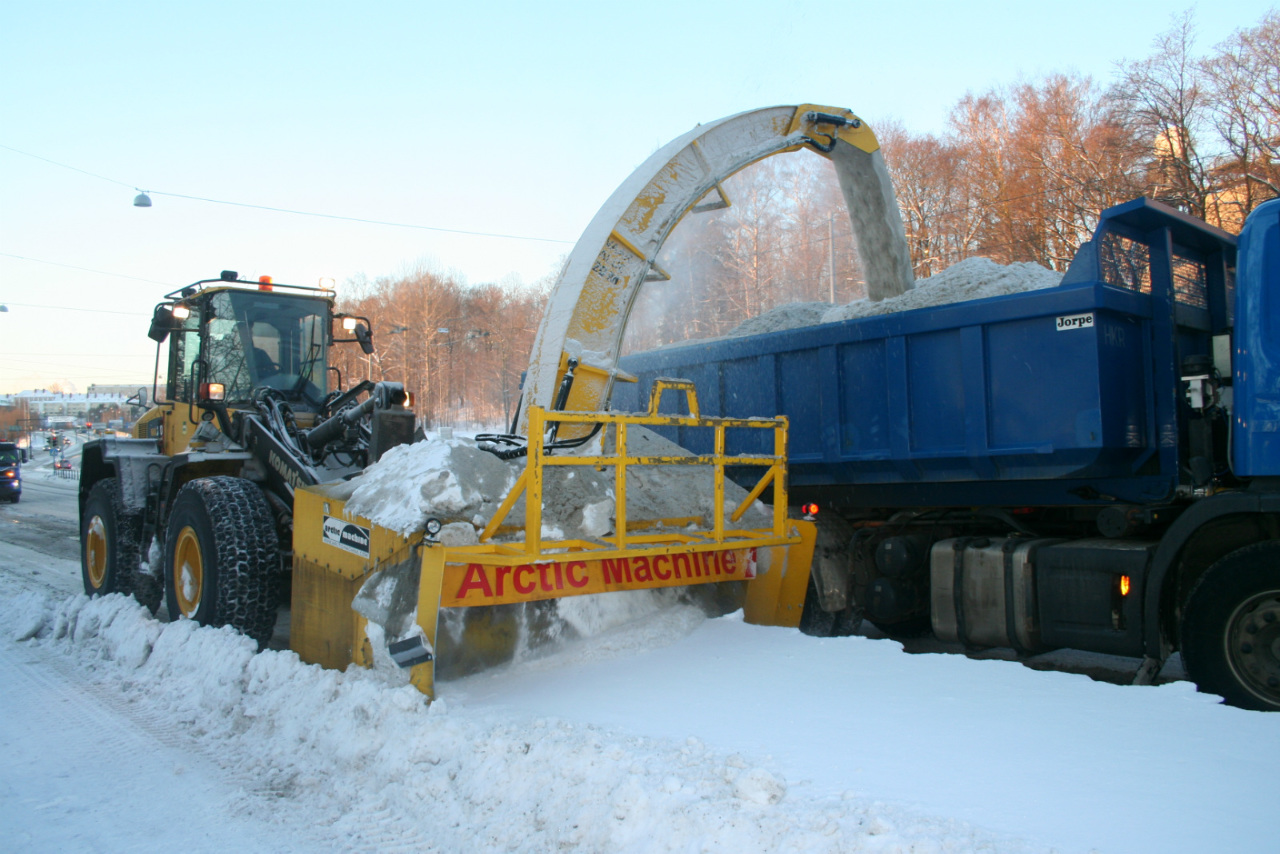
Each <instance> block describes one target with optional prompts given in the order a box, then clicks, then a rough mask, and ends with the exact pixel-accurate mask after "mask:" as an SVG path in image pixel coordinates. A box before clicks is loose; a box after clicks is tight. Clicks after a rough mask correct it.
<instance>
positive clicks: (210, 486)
mask: <svg viewBox="0 0 1280 854" xmlns="http://www.w3.org/2000/svg"><path fill="white" fill-rule="evenodd" d="M279 564H280V547H279V542H278V540H277V538H276V529H275V523H274V521H273V519H272V517H271V508H270V507H269V506H268V505H267V501H266V499H265V498H264V497H263V496H262V492H261V490H259V489H258V487H257V486H256V485H254V484H253V483H252V482H250V481H247V480H242V479H241V478H236V477H206V478H200V479H198V480H193V481H191V482H190V483H188V484H187V485H186V486H184V487H182V489H181V490H180V491H179V492H178V497H177V499H175V500H174V502H173V512H172V513H170V514H169V525H168V530H167V536H166V548H165V585H164V586H165V601H166V603H167V605H168V607H169V619H171V620H177V619H180V618H183V617H186V618H188V619H192V620H195V621H196V622H198V623H200V624H201V625H206V626H231V627H232V628H234V629H236V630H237V631H240V632H243V633H244V634H246V635H248V636H249V637H251V638H253V639H254V640H255V641H257V642H258V648H259V649H262V648H264V647H265V646H266V644H267V641H268V640H270V639H271V632H272V630H273V629H274V628H275V622H276V606H277V604H278V600H279V592H278V591H279V578H278V574H279V573H278V570H279Z"/></svg>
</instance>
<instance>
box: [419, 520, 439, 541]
mask: <svg viewBox="0 0 1280 854" xmlns="http://www.w3.org/2000/svg"><path fill="white" fill-rule="evenodd" d="M423 527H424V528H426V531H427V536H428V537H430V538H431V539H433V540H434V539H435V538H436V537H438V536H440V529H441V528H443V527H444V524H443V523H442V522H441V521H440V520H439V519H437V518H436V517H434V516H432V517H430V518H428V519H427V521H426V524H425V525H424V526H423Z"/></svg>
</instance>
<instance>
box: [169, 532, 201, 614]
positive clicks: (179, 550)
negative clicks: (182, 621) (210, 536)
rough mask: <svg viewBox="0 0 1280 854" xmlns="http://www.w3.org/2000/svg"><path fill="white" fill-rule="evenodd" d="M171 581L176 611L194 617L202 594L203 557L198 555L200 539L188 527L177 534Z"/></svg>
mask: <svg viewBox="0 0 1280 854" xmlns="http://www.w3.org/2000/svg"><path fill="white" fill-rule="evenodd" d="M171 580H172V582H173V591H174V594H175V596H176V598H177V600H178V610H179V611H181V612H182V616H184V617H194V616H195V614H196V610H197V609H198V608H199V607H200V597H201V596H202V595H203V593H204V557H203V556H202V555H201V554H200V538H199V537H197V536H196V532H195V529H193V528H192V527H191V526H190V525H188V526H187V527H185V528H183V529H182V530H181V531H179V532H178V542H177V543H176V544H175V545H174V547H173V578H172V579H171Z"/></svg>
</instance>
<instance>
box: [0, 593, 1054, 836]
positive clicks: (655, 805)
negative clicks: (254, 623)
mask: <svg viewBox="0 0 1280 854" xmlns="http://www.w3.org/2000/svg"><path fill="white" fill-rule="evenodd" d="M0 625H3V626H4V636H5V637H4V640H3V641H0V644H3V647H2V648H0V654H2V653H3V651H4V650H9V649H12V644H13V643H14V642H15V641H18V640H21V641H22V642H25V643H27V644H33V645H35V647H36V648H38V649H40V650H42V651H43V652H44V653H45V654H57V655H60V656H63V657H65V660H66V661H67V662H74V663H75V664H76V666H77V667H78V668H79V669H80V671H81V675H82V677H83V678H84V679H85V680H86V681H91V682H92V683H93V684H94V685H95V686H97V687H98V688H100V689H105V688H110V689H111V690H113V691H118V692H119V694H120V695H121V696H122V697H123V698H124V700H125V701H126V702H127V703H129V704H131V705H132V706H134V707H135V708H136V709H138V710H139V711H140V713H143V714H145V716H146V717H147V719H148V725H149V726H150V727H153V728H154V729H155V730H156V731H161V732H167V733H170V734H173V733H180V734H181V738H182V739H183V740H184V743H186V744H188V745H189V746H190V748H191V749H192V750H199V751H200V752H201V753H203V754H204V755H205V756H207V757H209V758H210V759H212V760H214V761H216V762H217V763H218V764H219V765H221V766H222V767H223V768H224V769H226V770H227V771H228V773H232V774H234V775H237V776H239V777H241V778H245V777H248V778H252V779H254V780H256V781H257V784H258V786H257V788H258V794H259V795H260V796H261V797H262V798H264V799H266V800H267V801H269V802H270V803H271V805H272V810H271V812H270V813H269V814H270V815H271V816H280V819H279V820H280V821H284V820H285V817H286V816H287V817H288V820H289V821H291V822H293V823H295V824H296V823H298V821H299V818H300V817H301V819H302V823H303V824H306V825H308V826H310V827H311V828H312V830H310V831H309V834H310V838H303V839H299V840H298V847H297V849H296V850H338V849H341V850H387V847H388V846H390V847H392V848H396V849H398V850H399V849H404V850H410V849H414V850H424V849H432V850H442V851H516V852H524V851H528V852H543V851H551V850H563V851H587V852H595V851H610V852H662V851H682V852H683V851H704V852H720V851H723V852H732V854H749V852H771V853H772V852H778V851H804V852H828V851H829V852H837V851H847V850H853V849H857V850H863V851H903V850H908V849H910V850H919V851H946V850H954V851H979V850H1001V851H1019V850H1032V849H1030V848H1028V847H1027V846H1025V845H1024V844H1022V843H1020V842H1017V841H1016V840H1011V839H1007V838H1004V837H1001V836H998V835H993V834H989V833H986V832H983V831H979V830H976V829H974V828H972V827H970V826H968V825H965V824H964V823H961V822H957V821H952V820H950V819H935V818H930V817H927V816H921V815H920V814H918V813H916V812H914V811H912V810H910V809H905V808H902V807H897V806H892V805H886V804H883V803H879V802H876V801H874V800H872V799H869V798H865V797H860V796H856V795H854V794H852V793H844V794H842V795H838V796H834V797H826V796H824V797H814V796H813V793H812V792H805V791H803V786H802V792H801V794H800V795H799V796H796V795H794V794H793V788H794V784H793V783H792V782H790V781H788V780H787V779H786V778H785V777H784V776H783V775H782V774H781V773H780V772H779V771H778V769H777V767H776V766H774V765H772V764H771V763H769V762H768V761H762V760H761V759H760V758H759V757H752V756H750V755H747V754H744V753H741V752H728V753H727V752H723V751H719V750H716V749H714V748H712V747H710V746H708V744H706V743H705V742H704V741H703V740H701V739H699V738H698V737H695V736H687V737H682V738H674V739H665V738H648V737H642V736H637V735H635V734H633V733H628V732H626V731H611V730H609V729H606V728H603V727H599V726H595V725H591V724H583V723H579V722H573V721H569V720H564V719H558V718H549V717H544V716H537V715H522V714H519V713H512V712H511V711H510V710H502V709H499V708H495V707H493V706H491V705H485V704H482V703H480V704H473V703H468V702H467V701H466V700H465V698H464V699H459V700H454V699H452V698H450V697H448V696H447V695H446V697H445V698H444V699H441V700H438V701H437V702H436V703H435V704H433V705H431V706H429V707H428V706H427V704H426V703H425V701H424V699H423V697H422V696H421V695H420V694H418V693H417V692H416V691H415V690H414V689H412V688H409V687H396V686H389V685H387V684H386V683H385V682H383V681H381V680H380V678H379V677H378V675H377V674H376V673H372V672H367V671H360V670H354V671H352V672H348V673H337V672H334V671H328V670H322V669H321V668H319V667H316V666H311V665H304V664H302V663H301V662H300V661H299V660H298V658H297V656H295V655H294V654H293V653H290V652H275V651H266V652H262V653H258V654H254V644H253V642H252V641H249V640H248V639H246V638H244V637H242V636H239V635H237V634H235V633H234V632H232V631H230V630H229V629H207V628H200V627H197V626H196V625H195V624H194V623H192V622H189V621H186V620H183V621H179V622H176V623H169V624H167V625H162V624H160V623H158V622H157V621H155V620H154V619H153V618H151V616H150V615H149V614H148V613H147V612H146V611H145V610H143V609H142V608H140V607H139V606H138V605H136V604H135V603H134V602H132V601H131V600H129V599H126V598H124V597H121V596H108V597H105V598H101V599H95V600H92V601H91V600H88V599H86V598H84V597H83V596H80V597H72V598H65V599H60V598H58V597H54V596H49V595H43V596H41V595H19V596H17V597H13V598H8V599H5V600H3V601H0ZM668 628H670V626H668ZM668 640H671V639H670V638H668ZM622 648H624V649H625V648H627V646H626V644H624V645H623V647H622ZM170 737H171V739H172V738H173V737H174V736H172V735H171V736H170ZM77 782H78V783H79V784H88V785H103V784H104V783H105V781H77ZM151 808H153V809H158V810H169V811H171V812H172V813H173V814H175V815H177V814H181V813H182V810H181V809H180V808H179V806H178V805H176V804H152V805H151ZM263 812H264V813H265V811H263ZM307 816H312V817H313V818H312V819H310V820H309V821H308V820H307V818H306V817H307ZM33 820H36V819H33ZM204 841H205V840H204V839H197V840H193V845H192V847H191V848H190V849H189V850H192V851H199V850H218V840H217V838H216V834H214V836H213V837H212V838H209V839H208V840H207V841H208V845H207V846H206V847H204V848H202V847H201V845H202V844H203V843H204Z"/></svg>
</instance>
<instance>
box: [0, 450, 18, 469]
mask: <svg viewBox="0 0 1280 854" xmlns="http://www.w3.org/2000/svg"><path fill="white" fill-rule="evenodd" d="M17 464H18V452H17V451H8V450H3V451H0V466H16V465H17Z"/></svg>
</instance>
